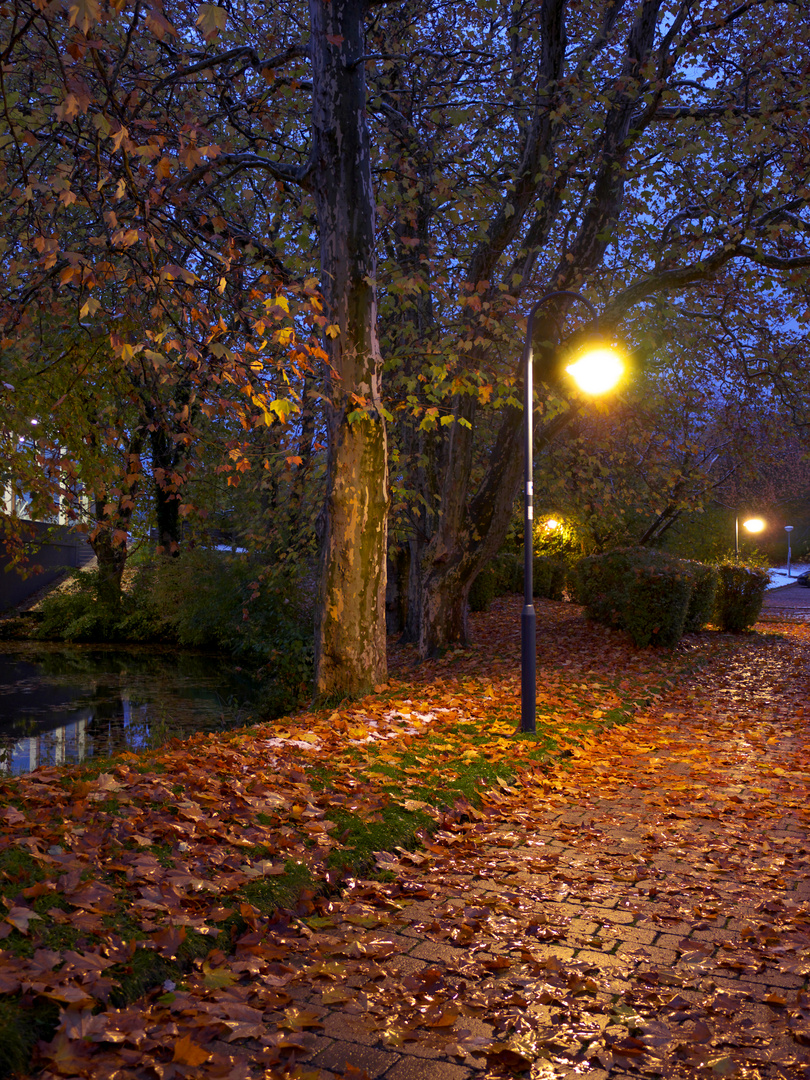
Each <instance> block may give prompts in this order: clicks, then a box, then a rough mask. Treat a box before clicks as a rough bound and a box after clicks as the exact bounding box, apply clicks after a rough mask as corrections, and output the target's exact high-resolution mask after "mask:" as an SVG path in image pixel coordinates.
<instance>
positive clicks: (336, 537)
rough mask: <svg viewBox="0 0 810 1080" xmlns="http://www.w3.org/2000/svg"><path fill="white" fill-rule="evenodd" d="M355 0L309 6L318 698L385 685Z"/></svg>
mask: <svg viewBox="0 0 810 1080" xmlns="http://www.w3.org/2000/svg"><path fill="white" fill-rule="evenodd" d="M365 13H366V4H365V2H364V0H331V2H324V0H310V19H311V29H312V36H311V58H312V82H313V129H314V131H313V133H314V147H313V162H312V164H313V174H312V175H313V187H314V194H315V200H316V204H317V210H318V227H319V230H320V246H321V273H322V291H323V296H324V302H325V314H326V315H327V318H328V321H329V326H330V327H336V328H337V330H338V331H339V332H338V333H335V331H334V330H330V331H329V332H328V333H327V337H326V342H325V344H326V348H327V352H328V359H329V364H330V366H331V371H332V375H331V377H330V380H329V385H328V399H329V400H328V404H327V424H328V440H329V441H328V445H329V453H328V476H327V493H326V505H325V514H324V533H323V540H322V556H321V586H320V598H319V601H320V602H319V605H318V618H317V625H316V634H315V649H316V657H315V689H316V694H317V695H319V696H333V695H336V694H355V693H359V692H362V691H364V690H366V689H368V688H369V687H371V686H373V684H374V683H377V682H384V681H385V678H386V656H385V584H386V540H387V516H388V471H387V443H386V429H385V420H384V418H383V415H382V410H381V400H380V369H381V358H380V348H379V342H378V338H377V326H376V322H377V297H376V287H375V270H376V260H375V227H374V191H373V188H372V182H371V162H370V154H369V138H368V128H367V123H366V86H365V71H364V64H363V63H362V62H360V63H358V62H357V61H358V59H359V58H360V57H361V56H362V55H363V50H364V17H365Z"/></svg>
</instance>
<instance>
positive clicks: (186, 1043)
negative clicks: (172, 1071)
mask: <svg viewBox="0 0 810 1080" xmlns="http://www.w3.org/2000/svg"><path fill="white" fill-rule="evenodd" d="M210 1057H211V1054H210V1052H209V1051H208V1050H206V1049H204V1048H203V1047H202V1046H200V1044H199V1043H196V1042H194V1040H193V1039H192V1038H191V1036H190V1035H184V1036H183V1037H182V1038H180V1039H178V1040H177V1042H175V1044H174V1053H173V1055H172V1061H176V1062H177V1064H178V1065H191V1066H197V1065H202V1064H204V1063H205V1062H206V1061H208V1059H209V1058H210Z"/></svg>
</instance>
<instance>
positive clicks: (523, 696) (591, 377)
mask: <svg viewBox="0 0 810 1080" xmlns="http://www.w3.org/2000/svg"><path fill="white" fill-rule="evenodd" d="M559 296H568V297H570V298H571V299H572V300H579V301H580V302H581V303H583V304H584V305H585V307H586V308H587V309H588V311H589V312H590V315H591V319H592V322H593V331H594V333H596V332H597V330H598V324H599V317H598V315H597V314H596V308H595V307H594V306H593V304H592V303H591V302H590V300H586V299H585V297H584V296H580V294H579V293H577V292H570V291H569V290H567V289H558V290H556V291H555V292H550V293H546V295H545V296H542V297H541V298H540V299H539V300H538V301H537V303H536V304H535V305H534V306H533V307H532V309H531V311H530V312H529V318H528V321H527V324H526V342H525V344H524V346H523V358H522V361H521V364H522V367H523V434H524V456H523V470H524V473H523V475H524V502H523V507H524V512H523V611H522V613H521V617H520V730H521V731H522V732H528V733H532V732H534V731H536V712H537V636H536V617H535V611H534V563H533V557H534V551H533V544H532V519H533V517H534V482H533V479H532V477H533V471H534V469H533V466H534V463H533V460H532V458H533V442H534V432H533V422H532V419H533V418H532V412H533V405H534V390H533V387H532V374H533V373H532V361H533V350H532V335H533V331H534V317H535V315H536V314H537V312H538V311H539V310H540V308H541V307H542V306H543V305H544V304H546V303H548V301H549V300H553V299H555V298H556V297H559ZM566 371H567V372H568V373H569V374H570V375H571V376H572V378H573V379H574V380H575V381H576V382H577V384H578V385H579V386H580V388H581V389H583V390H585V391H587V392H589V393H594V394H600V393H603V392H604V391H605V390H610V389H611V387H613V386H615V384H616V382H617V381H618V379H619V378H620V376H621V374H622V371H623V364H622V361H621V359H620V357H619V356H618V354H617V353H616V351H615V350H612V349H609V348H606V347H605V346H604V344H602V345H601V346H596V347H594V346H591V348H590V349H587V350H586V351H583V352H582V353H581V355H580V357H579V359H578V360H577V361H576V362H575V363H573V364H570V365H569V366H568V367H567V368H566Z"/></svg>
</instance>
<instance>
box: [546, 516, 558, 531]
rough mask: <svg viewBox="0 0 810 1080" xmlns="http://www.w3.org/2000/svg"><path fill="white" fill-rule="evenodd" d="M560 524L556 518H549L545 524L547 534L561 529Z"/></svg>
mask: <svg viewBox="0 0 810 1080" xmlns="http://www.w3.org/2000/svg"><path fill="white" fill-rule="evenodd" d="M559 527H560V523H559V521H557V519H556V518H549V519H548V521H547V522H546V524H545V530H546V532H554V530H555V529H559Z"/></svg>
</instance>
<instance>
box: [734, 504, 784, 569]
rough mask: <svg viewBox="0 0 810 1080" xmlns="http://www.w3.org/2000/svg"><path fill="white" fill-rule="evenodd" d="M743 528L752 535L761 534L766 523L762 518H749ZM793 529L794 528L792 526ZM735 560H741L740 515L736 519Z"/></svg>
mask: <svg viewBox="0 0 810 1080" xmlns="http://www.w3.org/2000/svg"><path fill="white" fill-rule="evenodd" d="M742 524H743V528H744V529H745V530H746V531H747V532H750V533H761V532H762V530H763V529H764V528H765V522H764V521H763V520H762V518H749V519H748V520H747V521H744V522H743V523H742ZM791 528H792V526H791ZM734 558H735V559H737V560H739V558H740V517H739V514H738V515H737V516H736V517H735V518H734Z"/></svg>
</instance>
